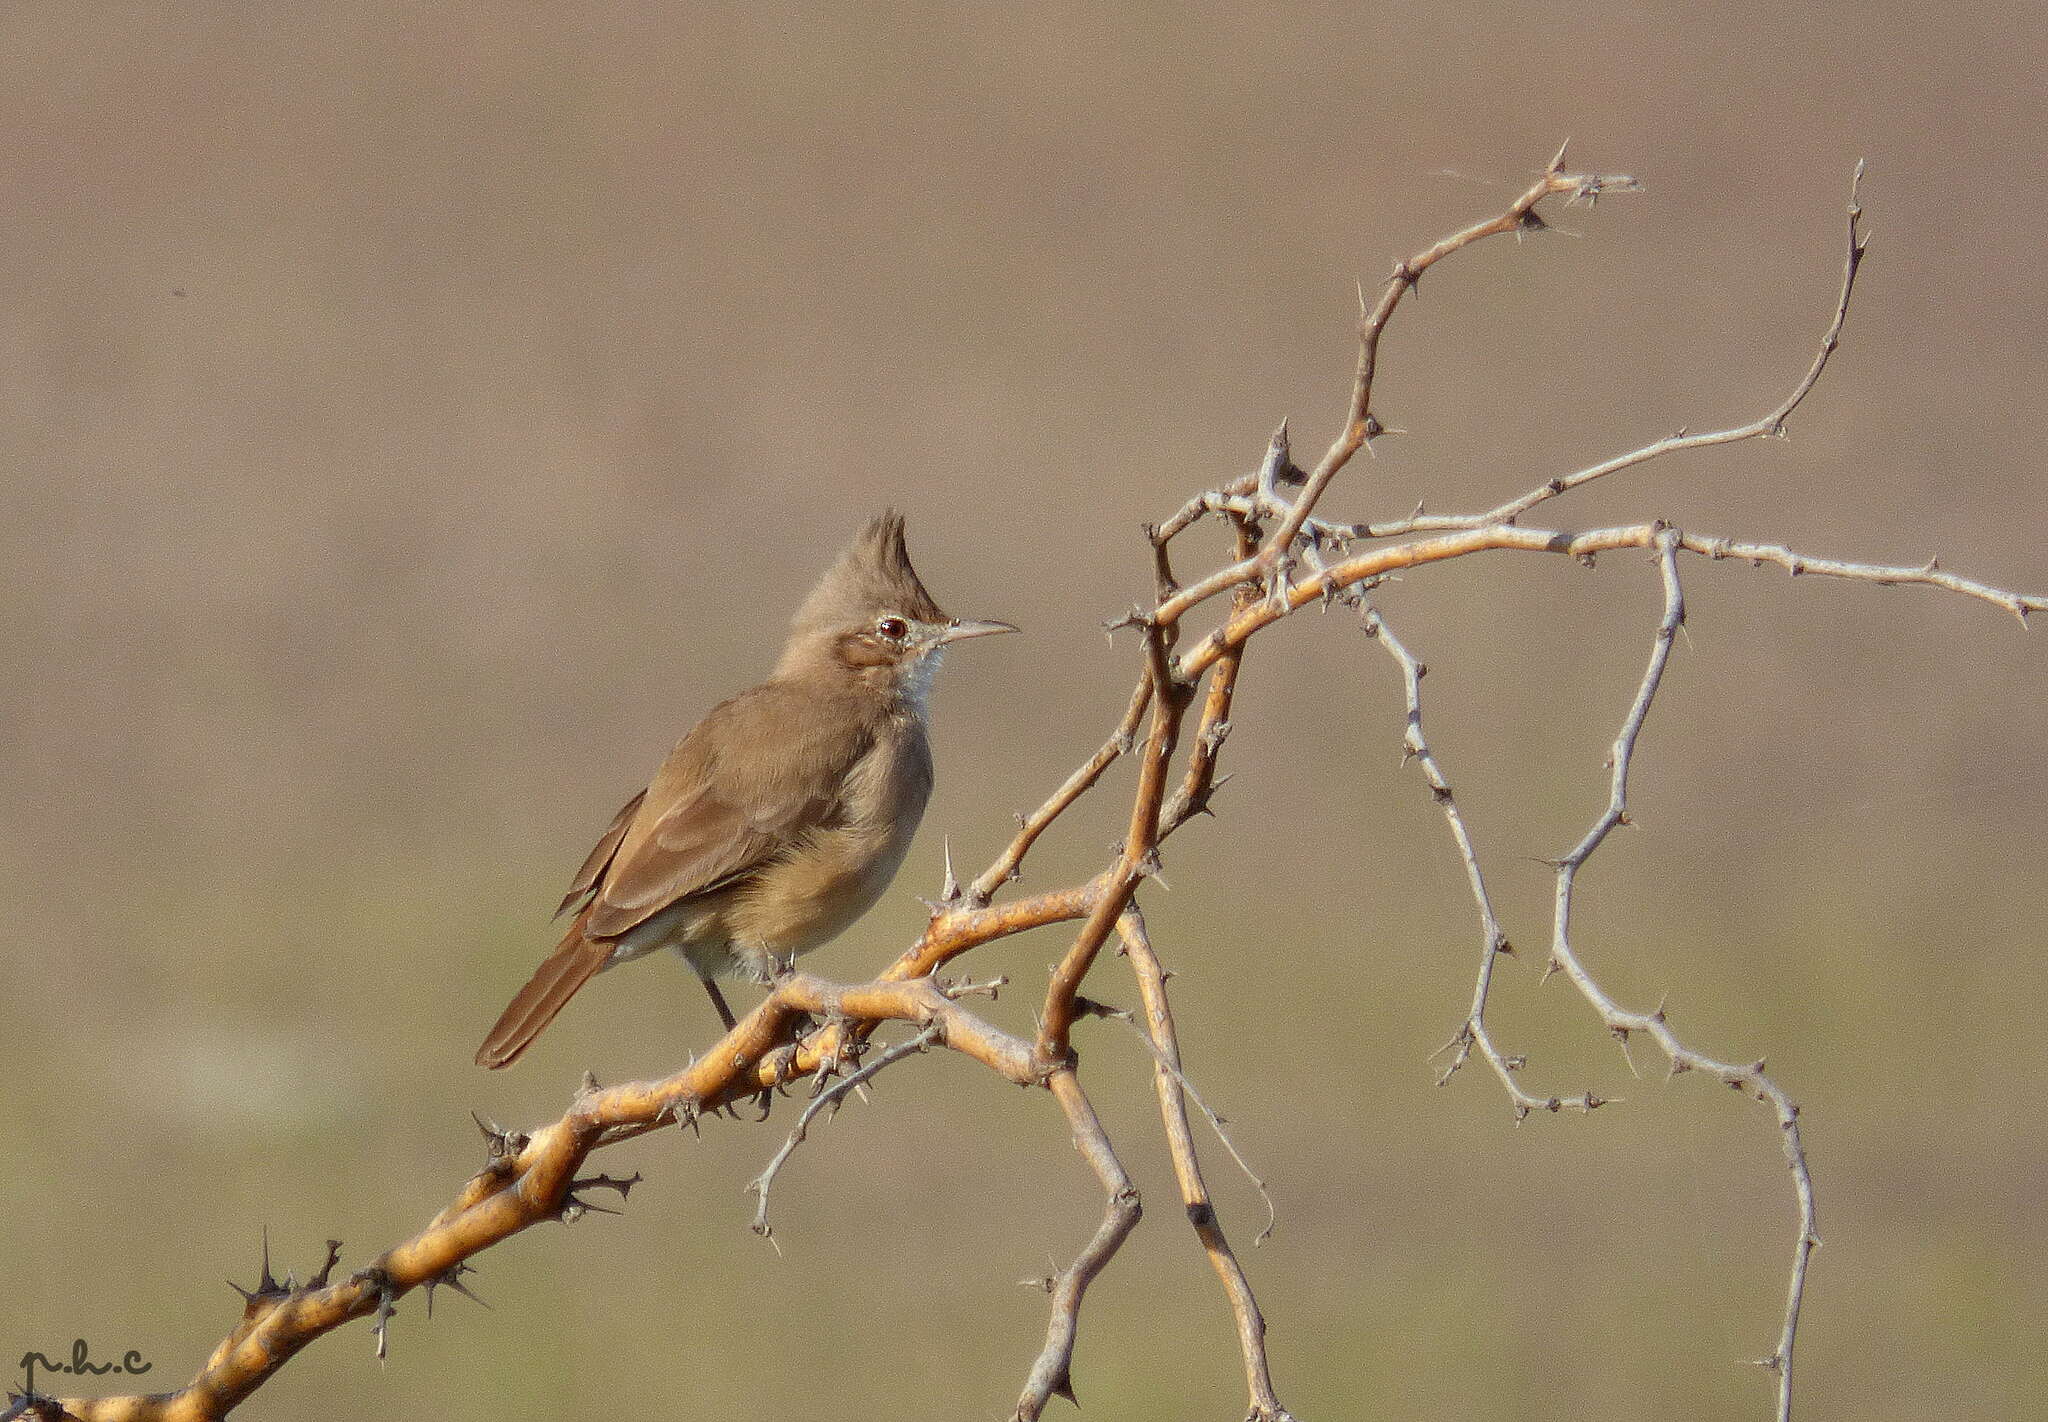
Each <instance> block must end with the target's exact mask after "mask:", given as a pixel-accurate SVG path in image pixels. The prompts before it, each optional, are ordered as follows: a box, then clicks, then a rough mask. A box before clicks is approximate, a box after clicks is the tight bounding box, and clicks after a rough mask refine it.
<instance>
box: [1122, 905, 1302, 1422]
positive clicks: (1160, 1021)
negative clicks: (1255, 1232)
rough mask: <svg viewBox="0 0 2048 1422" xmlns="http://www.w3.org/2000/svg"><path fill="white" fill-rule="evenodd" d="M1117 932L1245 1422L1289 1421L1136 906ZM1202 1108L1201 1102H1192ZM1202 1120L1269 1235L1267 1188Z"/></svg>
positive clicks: (1162, 978) (1162, 980)
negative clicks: (1228, 1333) (1236, 1170)
mask: <svg viewBox="0 0 2048 1422" xmlns="http://www.w3.org/2000/svg"><path fill="white" fill-rule="evenodd" d="M1117 933H1118V935H1119V937H1121V939H1122V940H1123V947H1124V955H1125V956H1126V957H1128V958H1129V959H1130V961H1131V967H1132V969H1133V971H1135V972H1136V974H1137V977H1138V990H1139V992H1140V993H1141V994H1142V995H1143V997H1144V1000H1145V1028H1144V1031H1145V1032H1146V1034H1147V1035H1146V1043H1147V1045H1149V1046H1150V1047H1151V1048H1152V1052H1153V1056H1154V1058H1155V1061H1154V1071H1153V1074H1152V1084H1153V1088H1154V1090H1155V1091H1156V1092H1157V1093H1158V1096H1159V1113H1160V1116H1161V1119H1162V1120H1163V1122H1164V1124H1165V1128H1166V1143H1167V1147H1168V1149H1169V1150H1170V1151H1171V1152H1172V1155H1173V1171H1174V1175H1175V1177H1176V1178H1177V1179H1178V1181H1179V1183H1180V1198H1181V1203H1182V1205H1184V1206H1185V1207H1186V1209H1187V1215H1188V1223H1189V1224H1190V1225H1192V1226H1193V1227H1194V1231H1195V1236H1196V1238H1198V1239H1199V1240H1200V1241H1201V1244H1202V1249H1203V1252H1204V1253H1206V1254H1207V1255H1208V1256H1209V1264H1210V1266H1211V1267H1212V1268H1214V1269H1215V1271H1216V1277H1217V1278H1218V1279H1219V1280H1221V1281H1222V1284H1223V1292H1224V1293H1225V1295H1226V1296H1228V1298H1229V1299H1230V1311H1231V1315H1232V1316H1233V1317H1234V1318H1235V1319H1236V1321H1237V1343H1238V1348H1239V1351H1241V1352H1242V1353H1243V1355H1244V1374H1245V1387H1246V1389H1247V1390H1248V1392H1249V1393H1250V1396H1251V1404H1250V1405H1251V1411H1250V1413H1249V1414H1248V1422H1291V1419H1290V1417H1289V1414H1288V1411H1287V1409H1286V1408H1284V1407H1282V1406H1281V1405H1280V1399H1279V1397H1278V1395H1277V1394H1275V1392H1274V1391H1273V1377H1272V1369H1271V1365H1270V1364H1269V1363H1268V1361H1267V1358H1266V1318H1265V1315H1264V1314H1262V1313H1261V1312H1260V1311H1259V1301H1258V1299H1257V1297H1255V1296H1254V1295H1253V1293H1252V1286H1251V1281H1250V1280H1249V1279H1247V1278H1246V1277H1245V1272H1244V1266H1243V1265H1241V1264H1239V1263H1238V1260H1237V1255H1236V1253H1235V1252H1234V1251H1233V1250H1232V1249H1231V1247H1230V1240H1229V1238H1228V1237H1227V1236H1226V1235H1225V1234H1224V1232H1223V1224H1222V1221H1220V1220H1218V1219H1217V1218H1216V1208H1215V1205H1214V1203H1213V1202H1212V1201H1211V1200H1210V1198H1209V1187H1208V1184H1207V1183H1206V1182H1205V1181H1204V1180H1203V1179H1202V1162H1201V1158H1200V1157H1199V1156H1198V1155H1197V1154H1196V1151H1195V1137H1194V1132H1193V1130H1192V1129H1190V1127H1189V1125H1188V1108H1187V1101H1186V1099H1185V1098H1184V1097H1183V1095H1182V1093H1183V1092H1186V1093H1187V1095H1189V1096H1193V1095H1194V1090H1193V1088H1192V1087H1190V1086H1188V1084H1187V1078H1186V1076H1184V1075H1183V1074H1182V1072H1181V1063H1180V1040H1179V1036H1178V1034H1177V1033H1176V1031H1175V1029H1174V1024H1173V1009H1172V1007H1171V1006H1170V1005H1169V1004H1168V1002H1167V994H1166V973H1165V972H1164V970H1162V969H1161V968H1160V966H1159V955H1158V954H1157V953H1155V952H1153V950H1152V940H1151V938H1150V937H1149V936H1148V935H1147V933H1146V932H1145V920H1144V917H1143V915H1141V914H1140V913H1139V912H1138V908H1137V905H1135V904H1133V905H1132V906H1131V908H1130V909H1129V910H1128V911H1127V912H1126V913H1125V914H1124V916H1123V917H1122V918H1121V919H1120V920H1118V922H1117ZM1196 1100H1197V1101H1198V1102H1199V1101H1200V1098H1199V1097H1196ZM1202 1111H1203V1114H1204V1115H1206V1116H1207V1117H1208V1118H1209V1124H1210V1125H1211V1127H1212V1128H1214V1129H1215V1131H1216V1134H1217V1136H1218V1137H1220V1138H1221V1139H1222V1141H1223V1143H1224V1145H1225V1146H1226V1147H1227V1148H1228V1149H1229V1151H1230V1153H1231V1155H1232V1156H1233V1157H1235V1158H1236V1160H1237V1163H1238V1166H1239V1167H1240V1168H1241V1169H1243V1170H1244V1172H1245V1174H1246V1175H1247V1176H1250V1178H1251V1180H1252V1183H1253V1184H1255V1185H1257V1186H1258V1189H1259V1194H1260V1195H1261V1196H1262V1197H1263V1198H1264V1199H1265V1201H1266V1212H1267V1224H1266V1231H1265V1233H1262V1234H1261V1235H1260V1236H1259V1238H1260V1239H1261V1240H1263V1239H1264V1238H1265V1237H1266V1234H1270V1233H1271V1232H1272V1228H1273V1226H1272V1219H1273V1197H1272V1196H1271V1195H1270V1194H1268V1193H1267V1191H1266V1186H1265V1182H1264V1181H1262V1180H1260V1179H1259V1178H1258V1177H1257V1176H1256V1175H1253V1174H1252V1172H1251V1170H1250V1168H1249V1167H1247V1166H1245V1163H1244V1158H1243V1157H1242V1156H1240V1155H1238V1153H1237V1148H1236V1147H1235V1146H1234V1145H1231V1143H1230V1138H1229V1137H1228V1136H1227V1135H1225V1134H1224V1132H1223V1123H1222V1121H1221V1120H1220V1119H1219V1118H1218V1117H1217V1115H1216V1113H1215V1112H1213V1111H1211V1110H1209V1108H1208V1107H1207V1106H1203V1107H1202Z"/></svg>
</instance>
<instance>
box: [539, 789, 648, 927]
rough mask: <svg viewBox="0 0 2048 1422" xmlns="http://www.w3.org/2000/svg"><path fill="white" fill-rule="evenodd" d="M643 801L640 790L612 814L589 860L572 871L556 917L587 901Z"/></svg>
mask: <svg viewBox="0 0 2048 1422" xmlns="http://www.w3.org/2000/svg"><path fill="white" fill-rule="evenodd" d="M646 798H647V792H646V791H645V790H642V791H641V792H640V793H639V794H637V795H635V796H634V797H633V798H632V799H630V800H628V801H627V802H626V803H625V804H624V805H623V806H622V807H621V808H620V810H619V812H618V813H617V814H616V815H613V816H612V822H611V825H610V827H609V828H607V829H606V830H605V832H604V834H603V835H602V836H601V837H600V838H599V839H598V841H597V847H596V848H595V849H593V850H591V851H590V857H589V858H588V859H586V860H584V861H583V867H582V868H581V869H578V870H577V871H576V878H575V881H574V882H573V883H571V884H570V885H569V892H568V893H566V894H564V895H562V906H561V907H560V908H558V909H556V910H555V917H556V918H560V917H561V916H562V915H563V914H565V913H567V912H568V911H569V910H570V909H572V908H581V907H582V906H583V905H584V904H586V903H588V902H589V901H590V896H591V895H592V894H593V893H595V892H596V891H597V881H598V880H599V879H601V878H603V877H604V871H605V870H607V869H609V868H611V867H612V858H613V856H615V855H616V854H617V853H618V852H619V841H621V840H623V839H624V838H625V837H626V829H627V827H628V826H630V825H631V824H632V823H633V816H634V815H636V814H638V813H639V811H640V805H641V802H642V801H644V800H645V799H646Z"/></svg>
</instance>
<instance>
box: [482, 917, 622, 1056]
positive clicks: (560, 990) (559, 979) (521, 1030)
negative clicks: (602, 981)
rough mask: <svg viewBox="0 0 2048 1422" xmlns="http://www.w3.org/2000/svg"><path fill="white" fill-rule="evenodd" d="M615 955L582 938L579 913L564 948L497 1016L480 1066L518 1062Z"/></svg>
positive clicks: (606, 946) (605, 946)
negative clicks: (559, 1013)
mask: <svg viewBox="0 0 2048 1422" xmlns="http://www.w3.org/2000/svg"><path fill="white" fill-rule="evenodd" d="M611 957H612V946H611V944H609V943H593V942H592V941H591V940H590V939H588V938H585V937H584V936H583V917H582V915H580V914H579V915H578V916H577V919H576V922H574V923H573V924H571V925H570V926H569V933H568V936H567V937H565V938H563V939H562V946H561V947H559V948H557V949H555V951H554V952H553V953H551V954H549V955H548V960H547V961H546V962H544V963H542V964H541V965H540V967H538V968H536V969H535V970H534V974H533V976H532V977H531V978H529V979H527V982H526V986H525V987H523V988H521V989H519V995H518V996H517V997H515V998H513V999H512V1004H511V1006H509V1007H507V1008H506V1009H505V1010H504V1012H502V1013H500V1014H499V1016H498V1025H497V1026H495V1027H493V1028H491V1032H490V1035H489V1036H488V1037H485V1038H484V1044H483V1045H482V1046H481V1047H478V1048H477V1049H476V1064H477V1065H478V1066H486V1067H490V1068H492V1069H493V1070H495V1069H497V1068H498V1067H508V1066H510V1065H512V1063H514V1062H516V1061H518V1060H519V1055H520V1053H522V1052H524V1051H525V1050H526V1049H527V1048H528V1047H530V1046H532V1045H533V1039H534V1038H535V1037H538V1036H539V1035H540V1034H541V1032H542V1031H543V1030H544V1029H545V1028H546V1027H547V1025H548V1023H550V1022H552V1021H554V1020H555V1014H556V1013H558V1012H560V1011H561V1010H562V1009H563V1008H564V1007H565V1006H567V1005H568V1002H569V999H570V998H572V997H574V996H575V995H576V990H577V989H578V988H580V987H582V986H583V985H584V984H585V983H587V982H589V981H590V980H591V979H592V978H594V977H596V976H597V975H598V973H599V972H601V971H602V970H603V969H604V966H605V965H606V964H607V963H609V962H610V961H611Z"/></svg>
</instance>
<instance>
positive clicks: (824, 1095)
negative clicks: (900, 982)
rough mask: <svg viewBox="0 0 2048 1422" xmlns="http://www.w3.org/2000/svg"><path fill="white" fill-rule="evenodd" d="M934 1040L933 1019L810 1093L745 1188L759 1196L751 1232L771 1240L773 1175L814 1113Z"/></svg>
mask: <svg viewBox="0 0 2048 1422" xmlns="http://www.w3.org/2000/svg"><path fill="white" fill-rule="evenodd" d="M938 1040H939V1026H938V1024H937V1023H933V1024H931V1025H930V1026H928V1027H926V1028H925V1029H924V1030H923V1031H922V1032H919V1033H918V1034H917V1035H916V1036H915V1037H912V1038H910V1039H908V1040H907V1041H902V1042H898V1043H897V1044H896V1045H895V1046H893V1047H890V1048H888V1049H887V1050H886V1051H883V1052H880V1053H878V1054H877V1055H876V1056H875V1058H874V1059H873V1060H872V1061H869V1062H867V1063H866V1064H864V1065H863V1066H862V1067H861V1069H860V1070H859V1071H856V1072H854V1073H853V1074H852V1075H850V1076H843V1077H841V1078H839V1080H837V1081H835V1082H833V1083H832V1084H831V1085H830V1086H829V1087H827V1088H826V1089H825V1090H823V1091H821V1092H819V1093H818V1094H817V1095H816V1096H813V1097H812V1098H811V1099H810V1100H809V1101H808V1102H806V1103H805V1104H804V1109H803V1114H802V1115H800V1116H798V1117H797V1118H796V1125H795V1126H794V1127H792V1128H791V1130H790V1133H789V1138H788V1139H787V1140H785V1141H783V1143H782V1148H781V1149H780V1150H778V1151H776V1152H775V1155H774V1157H773V1158H772V1159H770V1160H769V1162H768V1165H767V1168H766V1169H764V1170H763V1171H762V1172H761V1173H760V1174H759V1175H757V1176H755V1177H754V1180H753V1182H752V1183H751V1184H749V1185H748V1186H747V1188H748V1189H749V1190H752V1191H753V1192H754V1193H755V1194H756V1195H757V1196H759V1197H760V1198H759V1202H758V1203H757V1204H756V1205H755V1207H754V1226H753V1228H754V1233H755V1234H758V1235H760V1236H761V1238H763V1239H765V1240H767V1241H768V1242H769V1243H770V1244H774V1243H775V1230H774V1229H773V1228H772V1227H771V1226H770V1225H769V1223H768V1192H769V1191H770V1190H772V1189H773V1188H774V1187H775V1177H776V1176H777V1175H778V1174H779V1173H780V1172H781V1170H782V1167H783V1165H784V1164H786V1163H787V1162H788V1160H789V1158H790V1156H792V1155H794V1154H795V1153H796V1148H797V1147H798V1146H800V1145H802V1144H803V1143H804V1136H805V1135H806V1134H807V1133H808V1132H809V1131H810V1128H811V1122H812V1121H814V1120H816V1119H817V1116H818V1113H819V1112H820V1111H825V1110H837V1109H838V1106H839V1103H840V1102H842V1101H844V1100H845V1099H846V1097H847V1096H848V1095H849V1094H850V1093H851V1092H853V1091H855V1090H857V1089H859V1088H860V1087H862V1086H864V1085H866V1084H867V1083H868V1082H869V1081H872V1080H873V1079H874V1078H875V1076H876V1075H877V1074H878V1073H880V1072H881V1071H882V1070H883V1069H884V1068H885V1067H890V1066H893V1065H895V1064H896V1063H897V1062H900V1061H902V1060H903V1059H904V1058H905V1057H912V1056H916V1055H917V1054H918V1053H919V1052H922V1051H924V1050H925V1049H926V1048H927V1047H929V1046H931V1045H932V1043H934V1042H936V1041H938ZM776 1248H777V1249H778V1250H780V1249H781V1246H780V1245H776Z"/></svg>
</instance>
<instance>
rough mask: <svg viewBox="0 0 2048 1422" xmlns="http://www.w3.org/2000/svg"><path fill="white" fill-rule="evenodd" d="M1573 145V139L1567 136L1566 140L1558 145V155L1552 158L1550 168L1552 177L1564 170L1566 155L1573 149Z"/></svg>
mask: <svg viewBox="0 0 2048 1422" xmlns="http://www.w3.org/2000/svg"><path fill="white" fill-rule="evenodd" d="M1571 146H1572V141H1571V139H1570V138H1566V139H1565V141H1564V142H1562V143H1560V144H1558V145H1557V156H1556V157H1554V158H1552V159H1551V160H1550V168H1549V170H1548V171H1549V173H1550V176H1551V177H1553V178H1555V177H1558V176H1559V175H1561V174H1562V173H1563V172H1564V155H1565V154H1566V153H1567V152H1568V151H1569V150H1570V149H1571Z"/></svg>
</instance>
